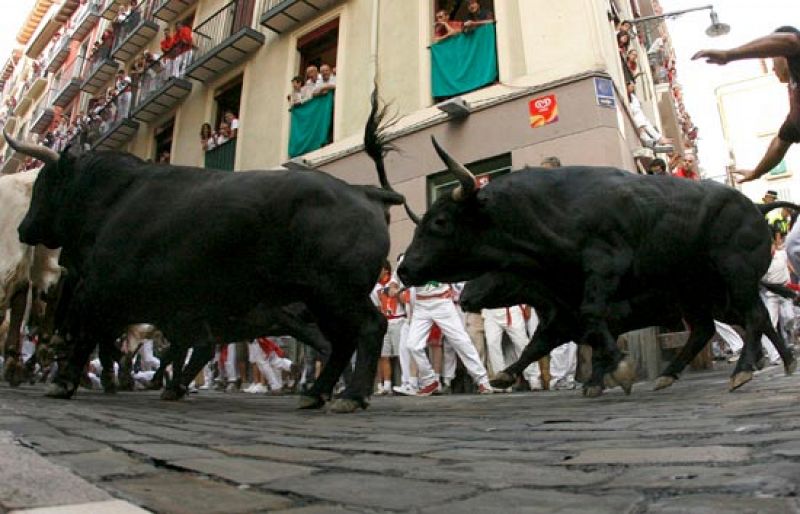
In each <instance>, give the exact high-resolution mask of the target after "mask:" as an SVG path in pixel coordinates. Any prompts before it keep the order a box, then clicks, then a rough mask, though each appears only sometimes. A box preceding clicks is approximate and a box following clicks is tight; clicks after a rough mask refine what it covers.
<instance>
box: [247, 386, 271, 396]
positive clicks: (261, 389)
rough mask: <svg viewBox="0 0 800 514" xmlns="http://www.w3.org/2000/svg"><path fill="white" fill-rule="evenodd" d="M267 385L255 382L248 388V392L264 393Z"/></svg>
mask: <svg viewBox="0 0 800 514" xmlns="http://www.w3.org/2000/svg"><path fill="white" fill-rule="evenodd" d="M268 390H269V389H267V386H265V385H264V384H256V385H254V386H253V387H252V388H250V392H251V393H253V394H264V393H266V392H267V391H268Z"/></svg>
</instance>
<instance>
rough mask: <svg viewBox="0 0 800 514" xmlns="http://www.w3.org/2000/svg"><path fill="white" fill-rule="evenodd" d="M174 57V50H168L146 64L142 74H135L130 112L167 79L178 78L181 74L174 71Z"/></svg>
mask: <svg viewBox="0 0 800 514" xmlns="http://www.w3.org/2000/svg"><path fill="white" fill-rule="evenodd" d="M175 57H176V55H175V51H174V49H173V50H170V51H169V52H167V53H166V54H163V55H161V56H159V58H158V59H155V60H154V61H153V62H151V63H150V64H148V65H147V67H146V68H145V69H144V70H143V71H142V72H140V73H138V74H136V76H135V78H134V82H133V88H134V94H133V97H134V101H133V105H132V107H131V112H133V111H134V110H136V107H138V106H140V105H141V104H142V103H144V102H145V101H147V100H148V99H149V97H150V95H151V94H152V93H154V92H156V91H158V89H159V88H160V87H161V86H163V85H164V84H166V82H167V81H168V80H169V79H171V78H172V77H180V75H181V74H180V73H177V70H176V62H175Z"/></svg>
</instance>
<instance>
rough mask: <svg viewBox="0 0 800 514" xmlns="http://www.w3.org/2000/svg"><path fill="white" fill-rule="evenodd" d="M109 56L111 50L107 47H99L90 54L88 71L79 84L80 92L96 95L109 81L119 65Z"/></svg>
mask: <svg viewBox="0 0 800 514" xmlns="http://www.w3.org/2000/svg"><path fill="white" fill-rule="evenodd" d="M110 54H111V48H110V47H109V46H101V47H100V48H99V49H98V50H97V51H96V52H95V53H94V54H92V56H91V58H90V60H89V65H88V67H87V68H88V69H87V71H86V73H85V74H84V80H83V82H82V83H81V91H86V92H87V93H90V94H92V95H96V94H97V93H99V92H100V90H102V89H103V87H104V86H105V85H106V84H108V83H109V82H110V81H111V78H112V77H113V76H114V74H115V73H116V72H117V68H118V67H119V65H118V64H117V61H115V60H114V59H112V58H111V55H110Z"/></svg>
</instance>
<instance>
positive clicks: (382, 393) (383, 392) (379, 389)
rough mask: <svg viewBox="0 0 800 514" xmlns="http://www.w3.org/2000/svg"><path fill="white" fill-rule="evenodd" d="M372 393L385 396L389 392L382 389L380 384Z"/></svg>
mask: <svg viewBox="0 0 800 514" xmlns="http://www.w3.org/2000/svg"><path fill="white" fill-rule="evenodd" d="M372 394H374V395H375V396H385V395H387V394H389V391H387V390H386V389H384V388H383V386H382V385H379V386H377V387H376V388H375V392H374V393H372Z"/></svg>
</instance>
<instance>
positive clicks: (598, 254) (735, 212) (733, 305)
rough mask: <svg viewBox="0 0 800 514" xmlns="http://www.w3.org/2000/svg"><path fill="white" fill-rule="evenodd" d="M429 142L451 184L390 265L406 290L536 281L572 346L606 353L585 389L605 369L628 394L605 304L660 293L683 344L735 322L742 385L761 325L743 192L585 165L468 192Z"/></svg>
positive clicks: (755, 240) (522, 174)
mask: <svg viewBox="0 0 800 514" xmlns="http://www.w3.org/2000/svg"><path fill="white" fill-rule="evenodd" d="M434 146H435V147H436V150H437V152H438V153H439V155H440V157H442V159H443V161H444V162H445V164H446V165H447V166H448V169H450V171H451V172H453V173H454V174H455V175H456V176H457V177H458V179H459V181H460V186H459V187H457V188H456V189H455V190H454V191H453V194H452V195H451V196H445V197H441V198H439V199H438V200H437V201H436V202H435V203H434V204H433V205H432V206H431V207H430V209H429V210H428V211H427V213H426V214H425V216H424V218H423V219H422V221H421V223H420V224H419V226H418V227H417V229H416V232H415V234H414V239H413V241H412V243H411V246H410V247H409V248H408V251H407V252H406V254H405V257H404V260H403V263H402V264H401V266H400V269H399V274H400V278H401V279H402V280H403V281H404V282H405V283H406V284H408V285H417V284H423V283H425V282H427V281H430V280H438V281H443V282H457V281H463V280H470V279H473V278H476V277H478V276H480V275H482V274H484V273H488V272H493V271H498V270H502V271H507V272H510V273H513V274H515V275H516V276H517V277H519V278H521V279H522V280H523V281H526V282H537V281H542V280H544V283H545V285H546V288H547V290H548V291H549V292H551V293H552V295H553V296H552V298H551V301H554V302H555V303H556V304H559V305H562V306H564V307H565V308H566V309H567V310H571V311H572V312H573V313H574V314H573V316H574V318H573V320H572V321H573V322H577V326H578V327H579V328H578V330H579V334H578V337H575V338H574V340H575V341H576V342H581V343H584V344H589V345H590V346H591V347H592V348H593V349H594V350H595V352H596V353H597V354H598V355H602V356H604V360H605V362H604V366H603V369H596V370H594V371H593V377H592V382H591V383H592V386H593V387H592V389H591V390H590V392H591V393H593V394H599V392H600V390H601V388H602V383H603V380H602V377H603V375H604V374H611V376H612V377H614V378H615V381H616V382H618V383H620V384H621V385H623V387H626V388H628V389H629V386H630V384H631V383H632V381H633V378H634V377H633V376H632V375H631V373H629V371H630V370H631V369H632V368H631V366H630V365H629V364H628V363H626V362H625V361H624V360H623V355H622V353H621V352H620V351H619V350H618V348H617V347H616V340H615V338H614V337H613V335H612V332H611V330H610V327H609V323H610V317H611V314H612V312H611V309H612V308H613V307H614V302H615V301H619V300H625V299H629V298H635V297H637V296H639V295H641V294H646V293H648V292H651V291H658V292H661V293H662V297H663V298H664V300H665V301H667V302H674V303H676V304H677V305H679V306H680V310H681V313H682V315H683V317H684V318H685V319H686V321H687V322H688V323H689V325H690V326H691V327H692V330H693V336H694V337H695V338H696V340H694V341H691V342H690V344H689V345H687V346H689V347H692V348H694V347H695V345H696V344H699V343H697V340H699V339H701V338H705V339H704V340H703V343H704V342H705V341H707V340H708V338H709V337H710V336H711V335H712V334H713V333H714V324H713V320H714V315H715V314H716V315H718V316H719V317H721V318H723V319H726V320H728V321H731V322H733V323H736V324H739V325H741V326H743V327H744V328H745V331H746V335H745V351H744V353H745V355H744V357H743V359H742V360H741V361H740V367H738V368H737V371H736V373H737V374H738V376H734V378H733V379H732V385H735V384H739V383H742V382H743V381H746V380H747V379H748V377H749V376H750V374H751V372H752V369H753V365H754V360H755V357H756V355H755V352H756V350H755V349H756V348H757V347H758V344H759V336H760V335H761V333H762V331H765V330H766V327H767V325H768V324H769V319H768V313H767V311H766V308H765V307H764V305H763V302H762V301H761V299H760V297H759V280H760V278H761V277H762V276H763V275H764V273H765V272H766V270H767V268H768V267H769V263H770V260H771V254H770V244H771V243H770V242H771V238H770V233H769V227H768V225H767V223H766V221H765V220H764V218H763V216H762V214H761V213H760V212H759V210H758V209H756V208H755V207H754V205H753V204H752V202H750V200H748V199H747V198H746V197H745V196H743V195H742V194H741V193H739V192H737V191H735V190H733V189H731V188H728V187H725V186H723V185H721V184H717V183H714V182H695V181H690V180H678V179H675V178H673V177H650V176H640V175H635V174H632V173H629V172H626V171H623V170H618V169H614V168H596V167H587V166H573V167H566V168H560V169H556V170H545V169H540V168H534V169H525V170H520V171H518V172H515V173H511V174H509V175H506V176H503V177H500V178H498V179H496V180H494V181H492V182H490V183H489V184H488V185H487V186H486V187H484V188H482V189H478V188H477V185H476V181H475V177H474V176H473V175H472V174H471V173H470V172H469V171H468V170H467V169H466V168H465V167H464V166H463V165H461V164H460V163H458V162H457V161H455V159H453V158H452V157H451V156H450V155H449V154H447V152H445V151H444V150H443V149H442V148H441V147H439V146H438V144H437V143H436V141H435V140H434ZM542 277H546V279H542ZM649 308H651V307H648V309H649ZM686 351H687V352H688V351H689V350H688V349H687V350H686ZM783 351H784V353H783V354H782V355H783V356H784V358H785V359H788V358H789V357H790V354H789V353H788V352H786V351H785V346H784V350H783ZM785 364H786V365H787V369H789V368H790V362H785ZM598 368H599V367H598Z"/></svg>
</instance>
